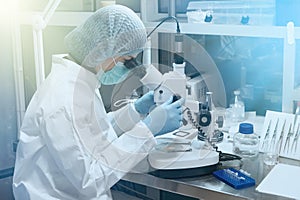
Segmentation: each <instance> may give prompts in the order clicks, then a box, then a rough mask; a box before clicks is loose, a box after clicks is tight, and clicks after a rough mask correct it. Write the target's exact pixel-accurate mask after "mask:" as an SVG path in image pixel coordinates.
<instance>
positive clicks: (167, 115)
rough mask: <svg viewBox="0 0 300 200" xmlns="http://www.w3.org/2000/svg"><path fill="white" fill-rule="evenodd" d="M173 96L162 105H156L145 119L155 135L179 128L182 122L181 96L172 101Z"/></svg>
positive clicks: (182, 101)
mask: <svg viewBox="0 0 300 200" xmlns="http://www.w3.org/2000/svg"><path fill="white" fill-rule="evenodd" d="M172 100H173V97H172V98H170V99H169V100H168V101H166V102H165V103H163V104H162V105H160V106H158V107H156V108H155V109H154V110H153V111H151V112H150V113H149V115H148V116H147V117H146V118H145V119H144V120H143V122H144V123H145V124H146V125H147V126H148V128H149V129H150V131H151V132H152V133H153V135H154V136H158V135H162V134H164V133H168V132H171V131H174V130H176V129H178V128H179V127H180V125H181V123H182V118H183V116H182V104H183V103H184V99H183V98H181V99H179V100H177V101H175V102H173V103H172Z"/></svg>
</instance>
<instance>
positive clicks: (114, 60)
mask: <svg viewBox="0 0 300 200" xmlns="http://www.w3.org/2000/svg"><path fill="white" fill-rule="evenodd" d="M112 59H113V62H114V64H115V66H116V65H117V62H116V59H115V58H114V57H112Z"/></svg>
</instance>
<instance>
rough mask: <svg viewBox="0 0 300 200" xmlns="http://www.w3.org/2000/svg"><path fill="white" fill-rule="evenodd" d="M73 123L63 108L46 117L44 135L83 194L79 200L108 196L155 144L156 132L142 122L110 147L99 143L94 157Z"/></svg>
mask: <svg viewBox="0 0 300 200" xmlns="http://www.w3.org/2000/svg"><path fill="white" fill-rule="evenodd" d="M71 121H72V120H71V116H70V114H68V113H67V112H66V110H65V109H60V110H59V111H57V112H55V113H54V114H52V115H51V116H49V117H46V119H45V120H44V122H43V126H42V127H43V128H42V129H43V130H42V134H43V137H44V140H45V143H46V145H47V148H48V149H49V152H50V154H51V155H52V157H53V159H54V160H55V162H56V164H57V165H58V166H59V168H60V169H61V171H62V173H63V174H64V175H65V176H66V178H67V179H68V180H69V181H70V183H71V184H73V185H74V187H76V189H77V190H78V192H79V193H80V194H81V197H79V199H80V198H81V199H83V198H84V199H92V198H95V197H99V196H101V195H103V194H105V193H106V192H107V191H108V190H109V189H110V187H111V186H113V185H114V184H115V183H116V182H117V181H118V180H120V179H121V178H122V177H123V176H124V175H125V174H126V173H127V172H129V171H130V170H131V169H132V168H133V167H135V166H136V165H137V164H138V163H139V162H140V161H141V160H142V159H144V158H145V157H146V156H147V155H148V152H149V151H150V149H152V147H153V145H154V144H155V139H154V137H153V135H152V133H151V132H150V131H149V129H148V128H147V127H146V126H145V125H144V124H143V123H142V122H140V123H137V124H136V125H135V126H134V127H133V128H132V129H131V130H130V131H128V132H126V133H125V134H122V135H121V136H120V137H118V138H116V139H115V140H113V141H112V142H111V143H109V144H103V145H102V144H101V142H102V141H99V145H97V147H96V148H95V150H94V152H93V153H92V154H91V153H90V152H89V151H88V150H87V148H86V146H85V145H83V142H82V141H81V140H80V139H79V137H78V133H77V131H78V130H77V129H76V128H75V127H74V124H72V123H71ZM99 134H101V133H99Z"/></svg>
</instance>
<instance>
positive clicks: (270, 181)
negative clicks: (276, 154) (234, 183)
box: [256, 164, 300, 199]
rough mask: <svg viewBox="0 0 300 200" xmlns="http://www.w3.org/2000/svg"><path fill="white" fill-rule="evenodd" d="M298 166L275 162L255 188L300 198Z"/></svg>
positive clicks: (260, 190) (299, 172) (299, 171)
mask: <svg viewBox="0 0 300 200" xmlns="http://www.w3.org/2000/svg"><path fill="white" fill-rule="evenodd" d="M299 182H300V167H297V166H292V165H286V164H277V165H276V166H275V167H274V168H273V169H272V170H271V171H270V173H269V174H268V175H267V176H266V178H265V179H264V180H263V181H262V182H261V183H260V184H259V186H257V188H256V190H257V191H259V192H263V193H269V194H274V195H278V196H284V197H289V198H294V199H300V189H299Z"/></svg>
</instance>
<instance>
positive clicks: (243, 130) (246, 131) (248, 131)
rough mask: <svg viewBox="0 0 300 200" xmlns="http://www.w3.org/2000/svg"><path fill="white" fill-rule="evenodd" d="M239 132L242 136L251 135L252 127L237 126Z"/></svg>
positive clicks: (244, 124)
mask: <svg viewBox="0 0 300 200" xmlns="http://www.w3.org/2000/svg"><path fill="white" fill-rule="evenodd" d="M239 132H240V133H243V134H251V133H253V125H252V124H250V123H241V124H240V126H239Z"/></svg>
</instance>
